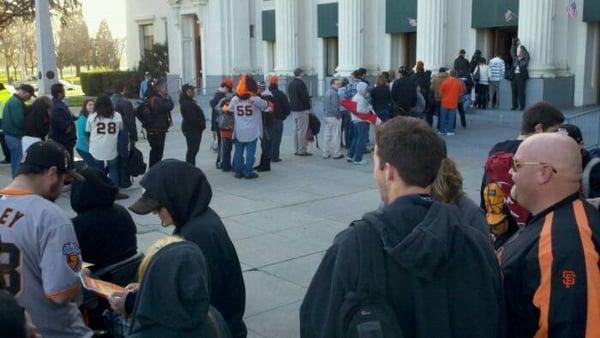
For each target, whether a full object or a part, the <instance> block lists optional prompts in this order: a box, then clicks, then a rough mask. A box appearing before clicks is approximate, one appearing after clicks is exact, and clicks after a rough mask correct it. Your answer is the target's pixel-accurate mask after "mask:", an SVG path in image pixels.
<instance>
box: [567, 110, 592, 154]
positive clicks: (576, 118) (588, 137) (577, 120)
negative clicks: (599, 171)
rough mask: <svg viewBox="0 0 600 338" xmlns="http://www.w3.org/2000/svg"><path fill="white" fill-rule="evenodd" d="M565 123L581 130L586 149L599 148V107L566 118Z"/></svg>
mask: <svg viewBox="0 0 600 338" xmlns="http://www.w3.org/2000/svg"><path fill="white" fill-rule="evenodd" d="M566 123H569V124H574V125H576V126H577V127H579V129H581V135H582V136H583V142H585V147H586V148H588V149H590V148H596V147H598V146H600V107H594V108H593V109H590V110H587V111H584V112H581V113H577V114H574V115H572V116H567V117H566Z"/></svg>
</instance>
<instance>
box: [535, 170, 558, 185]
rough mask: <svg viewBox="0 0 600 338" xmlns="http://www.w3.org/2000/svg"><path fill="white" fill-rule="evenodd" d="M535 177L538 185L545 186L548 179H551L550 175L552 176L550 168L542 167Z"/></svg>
mask: <svg viewBox="0 0 600 338" xmlns="http://www.w3.org/2000/svg"><path fill="white" fill-rule="evenodd" d="M537 175H538V176H537V181H538V183H539V184H546V183H548V182H550V179H551V178H552V175H554V173H553V172H552V167H550V166H543V167H542V168H540V171H539V173H538V174H537Z"/></svg>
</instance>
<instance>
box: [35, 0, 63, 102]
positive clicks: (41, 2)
mask: <svg viewBox="0 0 600 338" xmlns="http://www.w3.org/2000/svg"><path fill="white" fill-rule="evenodd" d="M48 1H49V0H36V1H35V22H36V32H35V34H36V43H35V45H36V49H37V58H38V61H37V62H38V72H39V73H38V78H39V95H50V87H51V86H52V85H53V84H55V83H57V82H58V76H57V73H56V51H55V49H54V39H53V38H52V24H51V22H50V18H51V17H50V5H49V3H48Z"/></svg>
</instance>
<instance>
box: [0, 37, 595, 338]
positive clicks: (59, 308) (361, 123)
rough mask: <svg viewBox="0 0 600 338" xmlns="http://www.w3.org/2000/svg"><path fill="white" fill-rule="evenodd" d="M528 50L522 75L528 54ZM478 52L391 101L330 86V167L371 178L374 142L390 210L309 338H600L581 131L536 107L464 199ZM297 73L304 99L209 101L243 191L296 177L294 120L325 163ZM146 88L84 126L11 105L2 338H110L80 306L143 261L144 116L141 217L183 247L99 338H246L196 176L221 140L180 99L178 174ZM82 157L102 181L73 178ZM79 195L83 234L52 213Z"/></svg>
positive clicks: (99, 110) (369, 228) (2, 210)
mask: <svg viewBox="0 0 600 338" xmlns="http://www.w3.org/2000/svg"><path fill="white" fill-rule="evenodd" d="M514 49H515V51H516V53H517V54H518V55H521V58H523V55H525V54H524V53H526V50H525V49H524V47H523V48H522V49H520V50H519V47H518V46H516V47H515V48H514ZM460 54H461V55H460V56H459V58H458V59H457V61H456V62H455V65H454V68H453V69H451V70H450V71H446V69H440V71H439V72H438V74H436V75H435V76H433V77H432V76H431V73H430V72H429V71H426V70H425V65H424V64H423V63H422V62H419V63H417V65H416V66H415V68H414V70H411V69H409V68H408V67H401V68H400V69H399V71H398V74H397V76H396V75H395V74H394V73H393V72H385V73H382V74H380V75H379V76H378V77H377V80H376V83H375V86H373V87H371V85H370V83H369V82H368V81H367V72H366V70H365V69H362V68H361V69H357V70H356V71H355V72H354V73H353V75H352V77H351V78H349V79H348V78H342V79H337V78H336V79H332V80H331V81H330V82H329V88H328V89H327V91H326V94H325V97H324V103H323V115H324V122H325V126H324V137H323V144H322V149H321V150H322V156H323V158H325V159H329V158H333V159H342V158H344V157H346V159H347V161H348V162H351V163H353V164H356V165H362V164H365V163H367V162H366V161H365V160H364V158H363V154H365V153H367V152H368V151H369V150H368V149H367V144H368V142H369V130H370V129H371V126H373V125H374V126H375V127H374V129H375V137H374V140H373V141H374V142H373V143H374V147H373V149H372V150H371V152H372V159H373V161H372V162H373V176H374V181H375V184H376V186H377V189H378V191H379V193H380V197H381V201H380V202H381V204H380V207H379V208H377V209H376V210H374V211H372V212H369V213H366V214H365V215H363V216H362V217H361V218H360V219H359V220H357V221H354V222H352V223H351V224H350V225H349V227H348V228H347V229H345V230H343V231H342V232H340V233H339V234H338V235H337V236H336V237H335V239H334V240H333V243H332V244H331V246H330V247H329V248H328V249H327V251H326V252H325V255H324V256H323V258H322V261H321V263H320V265H319V267H318V269H317V271H316V273H315V275H314V277H313V279H312V281H311V283H310V286H309V288H308V290H307V292H306V295H305V296H304V299H303V301H302V304H301V308H300V313H299V320H300V336H301V337H303V338H315V337H324V338H325V337H365V336H366V337H466V336H468V337H481V338H484V337H485V338H490V337H498V338H503V337H550V336H552V337H582V338H583V337H596V336H600V326H598V323H600V289H599V286H600V258H599V257H600V213H599V211H598V209H597V208H598V205H599V204H600V203H599V201H598V200H588V199H587V197H590V196H589V194H588V190H589V189H590V187H589V182H585V180H586V179H588V177H587V176H586V174H584V172H585V171H587V170H588V169H587V168H588V163H591V162H593V159H591V155H590V153H589V152H587V151H585V150H584V149H583V139H582V137H581V131H579V130H578V128H577V127H575V126H572V125H566V124H564V122H565V118H564V115H563V114H562V112H561V111H560V110H559V109H557V108H556V107H554V106H553V105H551V104H549V103H547V102H539V103H536V104H534V105H531V106H529V107H528V108H527V109H526V110H525V111H524V112H523V115H522V126H521V129H520V135H519V137H518V138H517V139H515V140H506V141H502V142H499V143H498V144H496V145H494V146H493V147H492V149H491V151H490V152H489V154H488V158H487V160H486V162H485V164H483V163H482V164H483V165H484V168H485V170H484V175H483V177H482V183H481V200H480V201H479V202H480V204H479V205H478V204H477V203H476V202H475V201H473V200H471V199H469V198H468V196H467V195H466V194H465V192H464V190H463V177H462V175H461V173H460V171H459V169H458V167H457V164H456V163H455V162H454V160H453V159H451V158H449V157H448V151H447V148H446V143H445V139H444V137H442V136H451V135H453V134H454V132H455V128H456V127H455V124H456V120H457V113H459V111H460V108H459V107H461V106H462V100H463V97H464V95H465V93H468V92H469V89H468V84H467V83H466V82H465V80H464V79H463V78H462V75H463V74H462V73H461V72H462V71H463V69H466V66H469V67H471V66H472V64H469V62H467V61H466V59H464V53H463V52H461V53H460ZM476 54H477V53H476ZM492 61H494V60H492ZM495 63H496V61H494V62H490V65H489V66H488V65H487V63H486V61H485V59H483V58H479V59H477V60H476V63H475V68H474V69H472V70H471V69H469V74H473V76H474V77H477V78H478V79H479V80H478V81H479V82H476V81H475V82H474V85H475V86H476V89H475V90H476V92H477V93H478V94H479V99H478V100H477V101H476V103H475V104H476V105H478V106H480V107H486V106H487V104H489V102H490V101H493V100H489V97H488V96H487V95H488V93H489V92H492V91H493V89H492V86H493V85H495V86H496V90H497V84H493V82H494V81H495V80H492V79H495V78H494V77H493V74H498V73H497V72H498V70H496V69H494V67H495ZM517 67H518V70H513V71H512V72H513V73H514V74H513V75H514V76H515V77H519V76H522V75H518V74H523V73H526V64H525V63H522V64H520V65H519V64H518V65H517ZM294 75H295V77H294V78H293V79H292V80H291V81H290V82H289V84H288V86H287V94H286V93H284V92H283V91H281V90H280V89H279V86H278V82H279V79H278V77H276V76H270V77H269V78H268V86H267V84H266V83H264V82H257V81H255V80H254V79H253V78H252V77H251V76H248V75H242V76H241V77H240V80H239V82H238V83H237V85H234V82H233V81H232V80H230V79H224V80H223V82H222V84H221V85H220V87H219V89H218V90H217V92H216V93H215V95H214V97H213V99H212V100H211V101H210V107H211V121H210V122H211V126H210V128H211V130H212V131H213V132H215V135H216V136H217V140H218V141H217V145H218V146H217V147H218V149H217V153H218V154H217V160H216V166H217V168H219V169H221V170H222V171H225V172H229V171H233V174H234V176H235V177H236V178H239V179H242V178H246V179H254V178H256V177H258V174H257V173H256V172H255V171H268V170H270V169H271V162H275V163H276V162H279V161H281V157H280V153H279V150H280V149H279V148H280V145H281V138H282V131H283V121H284V120H285V119H286V118H287V116H289V115H291V116H292V118H293V120H294V133H293V135H292V137H293V139H294V147H295V155H297V156H300V157H307V156H310V155H311V153H309V152H308V141H309V140H310V138H311V136H314V133H315V130H314V129H313V127H314V126H311V124H313V123H314V116H312V113H311V109H312V106H311V98H310V95H309V92H308V89H307V86H306V84H305V83H304V80H303V75H304V72H303V70H302V69H300V68H298V69H296V70H295V71H294ZM477 86H478V87H477ZM519 86H520V84H518V83H517V84H516V88H517V89H518V88H519ZM141 87H142V90H141V91H142V92H141V95H142V101H141V104H140V105H139V106H138V107H137V108H134V106H133V105H132V103H131V102H130V101H128V100H127V99H125V96H126V94H127V93H126V89H125V86H124V85H123V84H122V83H120V82H116V83H115V84H113V88H112V94H111V95H110V96H109V95H101V96H99V97H98V98H96V99H95V100H88V101H86V102H84V104H83V107H82V110H81V113H80V114H79V116H77V117H74V116H73V114H71V112H70V110H69V108H68V107H67V105H66V104H65V103H64V100H63V99H64V88H62V86H61V85H59V84H58V85H54V86H53V87H52V100H49V99H48V98H45V97H40V98H37V99H36V100H35V101H34V102H33V103H32V104H31V105H29V104H27V102H28V101H30V99H31V97H32V96H33V95H34V91H33V88H31V87H29V86H27V85H23V86H21V87H20V88H19V90H18V92H17V93H16V94H15V95H14V96H12V97H9V98H8V100H7V101H6V103H3V104H4V109H3V116H2V127H3V131H4V135H3V138H2V140H3V141H2V143H3V144H6V148H7V149H8V150H7V152H6V153H5V155H6V158H7V160H9V162H10V164H11V171H12V174H13V180H12V182H11V183H10V184H9V185H8V186H7V187H5V188H4V189H2V190H0V216H1V217H0V253H1V255H0V273H1V274H0V333H1V334H2V335H4V334H5V333H6V334H7V336H9V337H15V338H21V337H36V335H37V334H38V333H39V334H41V335H42V336H43V337H92V336H93V335H94V334H95V333H94V330H98V327H97V326H96V325H98V318H94V316H95V315H97V314H95V312H93V311H90V308H89V307H90V305H89V303H87V302H86V301H85V299H86V297H84V301H83V303H82V302H81V299H80V295H81V292H82V290H81V289H82V284H81V281H80V275H81V274H84V275H94V274H95V273H97V272H98V271H103V270H106V269H108V268H110V267H112V266H115V265H116V264H119V263H121V262H124V261H129V260H131V259H132V258H135V256H136V254H137V251H138V247H137V239H136V232H137V229H136V225H135V223H134V222H133V219H132V217H131V215H130V214H129V212H128V211H127V210H126V209H125V208H124V207H123V206H121V205H118V204H116V203H115V201H116V200H117V199H118V198H119V195H120V192H119V191H120V189H125V188H127V187H129V186H131V177H130V176H131V175H130V174H129V173H130V167H131V166H132V164H131V153H132V152H133V151H134V149H135V143H136V142H137V140H138V131H137V127H136V119H138V120H140V122H141V123H142V127H143V129H144V130H145V132H146V137H147V139H148V143H149V144H150V148H151V150H150V154H149V164H150V166H149V167H150V168H149V169H148V171H147V172H146V173H145V175H144V176H143V178H142V180H141V181H140V185H141V187H142V188H143V189H144V192H143V194H142V196H141V197H140V198H139V199H137V200H136V201H135V202H134V203H133V204H131V205H130V206H129V207H128V209H129V211H131V212H133V213H136V214H139V215H148V214H150V213H153V214H155V215H156V216H157V218H158V219H159V220H160V223H161V225H162V226H163V227H171V228H172V234H171V235H170V236H167V237H165V238H161V239H159V240H158V241H156V242H155V243H153V244H152V245H151V246H150V247H149V248H148V250H147V251H146V253H145V256H144V258H143V259H141V261H140V262H139V266H137V265H136V266H135V270H136V271H137V273H134V274H133V275H131V276H129V277H128V278H127V281H125V282H124V283H122V284H123V285H121V286H123V289H122V291H118V292H113V293H111V294H110V295H108V297H107V299H106V300H105V301H104V300H103V301H99V303H102V302H104V303H103V304H104V305H103V306H104V307H103V308H102V309H103V312H102V314H101V315H100V317H101V318H100V321H99V322H100V323H101V324H100V326H101V327H103V328H105V329H106V330H108V331H109V334H111V335H114V336H119V334H118V333H116V332H115V331H114V330H115V327H114V326H111V323H112V324H114V323H115V321H116V320H117V319H118V322H119V323H120V324H121V326H123V325H124V326H125V328H126V332H125V333H120V335H121V336H128V337H229V336H231V337H239V338H243V337H246V336H247V335H248V330H247V328H246V324H245V322H244V313H245V309H246V290H245V282H244V277H243V274H242V270H241V265H240V262H239V259H238V255H237V252H236V248H235V246H234V244H233V243H232V241H231V239H230V237H229V234H228V232H227V229H226V227H225V225H224V224H223V222H222V220H221V218H220V216H219V215H218V214H217V213H216V212H215V211H214V210H213V209H212V208H211V200H212V191H213V190H212V187H211V184H210V182H209V177H207V176H206V175H205V173H204V172H203V171H202V170H201V169H200V168H198V167H197V166H196V163H195V160H196V156H197V154H198V150H199V145H200V142H201V139H202V133H203V131H204V130H205V129H206V124H207V121H206V118H205V117H204V112H203V111H202V109H201V108H200V107H199V105H198V103H197V102H196V100H195V99H194V97H195V92H194V91H195V88H194V87H193V86H191V85H184V86H183V87H182V88H181V95H180V98H179V104H180V110H181V113H182V117H183V121H182V128H181V129H182V132H183V134H184V136H185V138H186V144H187V153H186V156H185V157H186V158H185V161H180V160H175V159H165V160H163V159H162V157H163V152H164V147H165V139H166V133H167V132H168V130H169V128H170V127H171V125H172V124H173V119H172V117H171V111H172V110H173V108H174V102H173V99H172V98H171V97H170V96H169V95H168V93H167V88H166V82H165V81H164V80H159V81H152V80H151V79H150V77H148V78H147V79H146V80H145V83H143V84H142V86H141ZM0 89H1V88H0ZM517 96H518V95H517ZM5 97H6V96H3V95H2V92H1V91H0V99H3V98H5ZM492 97H493V95H492ZM517 101H518V100H517ZM434 115H437V116H438V127H437V133H436V131H435V130H434V128H433V127H432V125H433V116H434ZM311 120H312V121H313V122H311ZM462 122H464V123H466V122H465V121H464V120H462ZM464 123H463V126H464V125H465V124H464ZM47 136H48V137H49V139H46V137H47ZM259 139H260V143H261V157H260V160H259V165H258V166H257V167H255V166H254V164H255V155H256V151H257V149H256V148H257V145H258V141H259ZM344 147H345V148H346V149H347V152H346V153H345V154H344V153H343V150H342V148H344ZM3 148H4V147H3ZM74 150H76V151H77V153H78V154H79V156H80V157H81V158H82V161H83V162H84V165H76V164H75V163H74V158H75V157H74ZM232 151H234V154H233V156H232V154H231V152H232ZM584 168H586V169H585V170H584ZM588 176H589V175H588ZM65 183H69V184H70V186H71V192H70V194H71V195H70V202H71V207H72V209H73V211H75V213H76V216H75V217H74V218H73V219H69V218H68V216H67V214H66V213H65V211H64V210H62V209H60V208H59V207H58V206H57V205H56V204H55V203H54V201H55V200H56V199H57V198H58V197H59V196H60V195H61V194H62V193H63V191H64V185H65ZM597 183H599V185H600V180H598V182H597ZM586 187H587V188H586ZM594 188H596V187H594ZM596 197H598V196H596ZM358 216H360V215H357V217H358ZM83 262H86V263H89V264H91V266H89V267H86V268H84V267H83ZM121 282H123V281H121ZM96 305H97V304H96ZM103 320H106V322H103ZM96 334H98V332H96Z"/></svg>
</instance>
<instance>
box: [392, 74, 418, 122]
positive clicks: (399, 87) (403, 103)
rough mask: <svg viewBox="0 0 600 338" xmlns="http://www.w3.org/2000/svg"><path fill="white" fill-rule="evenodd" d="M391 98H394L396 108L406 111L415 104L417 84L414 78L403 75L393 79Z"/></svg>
mask: <svg viewBox="0 0 600 338" xmlns="http://www.w3.org/2000/svg"><path fill="white" fill-rule="evenodd" d="M392 100H394V103H395V104H396V108H400V109H402V111H403V112H405V113H408V112H409V111H410V110H411V109H412V107H414V106H415V105H416V104H417V84H416V83H415V81H414V79H413V78H411V77H409V76H405V77H402V78H400V79H397V80H396V81H394V84H393V85H392Z"/></svg>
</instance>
